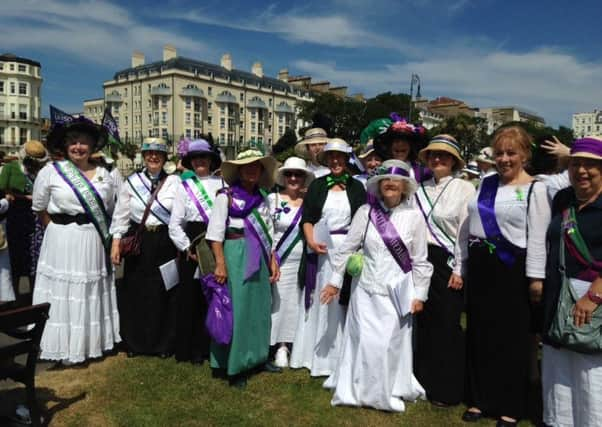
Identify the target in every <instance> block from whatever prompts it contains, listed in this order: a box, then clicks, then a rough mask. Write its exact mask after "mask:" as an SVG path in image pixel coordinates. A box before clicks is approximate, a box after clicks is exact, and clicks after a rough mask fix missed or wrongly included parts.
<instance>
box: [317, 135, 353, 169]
mask: <svg viewBox="0 0 602 427" xmlns="http://www.w3.org/2000/svg"><path fill="white" fill-rule="evenodd" d="M331 151H338V152H339V153H345V154H346V155H347V157H349V156H351V153H352V152H353V149H352V148H351V146H350V145H349V144H347V142H346V141H345V140H344V139H341V138H332V139H329V140H328V142H327V143H326V145H325V146H324V149H323V150H322V151H320V152H319V153H318V162H319V163H320V164H322V165H324V166H327V164H326V153H328V152H331Z"/></svg>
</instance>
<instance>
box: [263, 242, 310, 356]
mask: <svg viewBox="0 0 602 427" xmlns="http://www.w3.org/2000/svg"><path fill="white" fill-rule="evenodd" d="M302 253H303V245H302V244H301V242H299V243H298V244H297V246H296V247H295V248H294V249H293V250H292V251H291V253H290V254H289V256H288V257H287V258H286V259H285V260H284V262H283V263H282V265H281V266H280V280H279V281H278V283H276V285H274V286H272V333H271V339H270V344H271V345H275V344H277V343H281V342H293V340H294V339H295V333H296V331H297V321H298V319H299V310H300V307H303V303H302V302H301V299H300V294H301V295H302V294H303V292H302V290H301V289H300V288H299V280H298V276H299V263H300V262H301V254H302Z"/></svg>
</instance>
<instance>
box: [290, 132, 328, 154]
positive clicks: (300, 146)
mask: <svg viewBox="0 0 602 427" xmlns="http://www.w3.org/2000/svg"><path fill="white" fill-rule="evenodd" d="M326 143H328V134H327V133H326V131H325V130H324V129H322V128H311V129H308V130H306V131H305V135H304V136H303V139H302V140H301V141H299V142H298V143H297V145H295V154H297V156H299V157H302V158H304V159H308V158H309V151H307V146H308V145H309V144H326Z"/></svg>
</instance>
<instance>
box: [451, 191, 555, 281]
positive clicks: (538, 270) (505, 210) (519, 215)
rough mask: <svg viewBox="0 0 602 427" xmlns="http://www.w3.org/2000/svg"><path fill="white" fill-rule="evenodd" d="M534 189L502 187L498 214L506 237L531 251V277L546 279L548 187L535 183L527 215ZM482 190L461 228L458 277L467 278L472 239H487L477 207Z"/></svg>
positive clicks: (469, 208) (528, 256)
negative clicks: (472, 237) (469, 243)
mask: <svg viewBox="0 0 602 427" xmlns="http://www.w3.org/2000/svg"><path fill="white" fill-rule="evenodd" d="M530 185H531V184H530V183H529V184H523V185H502V184H501V183H500V186H499V188H498V191H497V195H496V198H495V205H494V210H495V216H496V219H497V223H498V225H499V227H500V230H501V232H502V235H503V236H504V237H505V238H506V239H507V240H509V241H510V242H512V243H513V244H514V245H515V246H518V247H519V248H526V249H527V262H526V270H527V277H530V278H535V279H543V278H544V277H546V275H545V271H546V231H547V229H548V225H549V223H550V218H551V209H550V201H549V199H548V194H547V190H546V186H545V185H544V184H543V183H541V182H535V183H534V184H533V191H532V194H531V198H530V199H531V200H530V202H529V212H528V215H527V195H528V193H529V186H530ZM480 190H481V189H480V188H479V191H478V192H477V194H476V195H475V197H473V198H472V200H471V201H470V202H469V203H468V217H467V219H466V221H464V223H463V224H462V225H461V226H460V232H459V235H458V241H457V242H456V266H455V267H454V273H456V274H459V275H464V274H465V272H466V261H467V259H468V240H469V237H470V236H474V237H478V238H480V239H485V238H486V236H485V231H484V230H483V225H482V223H481V216H480V214H479V209H478V205H477V202H478V195H479V194H480ZM527 233H528V235H529V238H528V241H527Z"/></svg>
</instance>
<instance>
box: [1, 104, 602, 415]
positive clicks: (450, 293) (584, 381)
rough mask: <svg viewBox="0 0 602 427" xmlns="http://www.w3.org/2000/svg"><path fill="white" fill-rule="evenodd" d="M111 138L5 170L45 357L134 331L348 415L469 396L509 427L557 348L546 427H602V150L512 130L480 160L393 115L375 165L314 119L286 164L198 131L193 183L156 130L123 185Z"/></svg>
mask: <svg viewBox="0 0 602 427" xmlns="http://www.w3.org/2000/svg"><path fill="white" fill-rule="evenodd" d="M107 140H108V137H107V132H106V130H104V129H103V128H102V127H101V126H99V125H96V124H94V123H92V122H91V121H89V120H87V119H85V118H83V117H80V118H78V119H74V120H72V121H69V122H66V123H56V124H54V125H53V127H52V129H51V132H50V134H49V135H48V141H47V147H44V145H42V144H41V143H39V142H36V141H30V142H27V143H26V144H25V145H24V146H23V148H22V150H21V153H20V158H19V159H18V160H15V161H13V162H11V163H8V164H6V165H5V166H4V168H3V170H2V172H1V173H0V190H1V191H2V192H3V193H4V197H3V198H2V199H1V200H0V214H2V215H4V216H5V218H6V220H5V221H3V224H2V225H3V227H5V229H6V242H4V243H3V242H0V244H2V245H0V246H2V248H0V302H6V301H11V300H13V299H15V289H17V288H18V286H17V285H18V280H19V277H21V276H28V277H30V283H31V286H32V287H33V303H34V304H36V303H41V302H49V303H50V304H51V308H50V318H49V320H48V322H47V324H46V329H45V331H44V334H43V337H42V342H41V353H40V358H41V359H45V360H52V361H57V362H59V363H62V364H66V365H70V364H76V363H81V362H84V361H86V360H88V359H92V358H97V357H100V356H102V355H103V354H106V353H107V352H109V351H111V350H112V349H114V348H115V346H116V345H117V344H118V343H120V342H121V341H122V340H123V343H122V344H121V345H122V346H123V348H124V349H125V351H126V352H127V356H128V357H136V356H142V355H144V356H157V357H161V358H169V357H172V356H173V357H175V359H176V360H177V361H178V362H187V363H193V364H203V363H205V362H206V361H208V362H209V363H210V365H211V368H212V369H213V373H214V376H215V377H216V378H221V379H224V380H227V381H228V382H229V384H231V385H232V386H234V387H245V385H246V384H247V381H248V379H249V378H250V377H251V375H252V374H253V373H255V372H257V371H259V370H266V371H269V372H281V371H282V369H283V368H287V367H290V368H298V369H299V368H304V369H307V370H308V373H309V375H311V376H312V377H323V378H324V380H325V382H324V387H325V388H327V389H331V390H332V393H333V397H332V400H331V403H332V405H348V406H365V407H372V408H376V409H380V410H385V411H393V412H401V411H404V409H405V405H406V402H412V401H415V400H417V399H428V400H429V401H430V402H431V404H433V405H435V406H437V407H448V406H454V405H458V404H461V403H465V404H466V406H467V409H466V411H465V412H464V414H463V416H462V419H463V420H464V421H465V422H476V421H478V420H479V419H481V418H483V417H490V418H494V419H496V420H497V425H498V426H511V425H516V423H517V422H518V421H519V420H520V419H522V418H525V416H526V414H527V407H526V405H527V401H528V398H527V394H528V391H529V387H530V383H531V382H533V381H537V380H538V379H539V377H540V375H539V369H538V367H537V353H538V348H539V346H541V347H542V348H543V350H542V354H543V355H542V369H541V381H542V386H543V387H542V390H543V403H544V409H543V421H544V423H545V424H546V425H550V426H570V425H575V426H600V425H602V335H601V333H602V311H600V309H599V305H600V304H601V303H602V279H601V274H602V231H600V230H601V229H600V227H599V224H600V223H599V222H598V221H600V218H602V212H601V210H602V196H601V194H602V140H601V139H599V138H595V137H587V138H582V139H578V140H576V141H572V144H571V148H570V150H569V149H568V148H567V147H566V146H564V145H563V144H561V143H560V142H559V141H558V140H555V139H553V138H552V137H550V138H543V139H541V140H533V138H532V137H531V135H529V134H528V133H527V132H526V131H525V130H524V129H523V128H522V127H520V126H519V125H510V126H503V127H501V128H500V129H498V130H497V131H496V132H495V133H494V134H493V136H492V139H491V144H490V146H488V147H486V148H484V149H482V150H481V151H480V152H479V153H475V154H476V156H475V158H474V159H470V160H472V161H471V162H467V161H468V160H469V159H464V158H463V156H462V153H463V150H462V141H458V140H456V138H454V136H453V135H447V134H441V135H435V136H433V137H431V138H427V133H426V130H425V129H424V128H423V127H421V126H420V125H414V124H411V123H409V122H408V121H406V120H405V119H402V118H401V117H399V116H398V115H396V114H392V115H391V117H389V118H383V119H379V120H376V121H374V122H373V123H370V125H369V126H368V127H367V128H366V130H365V131H364V132H362V145H361V147H360V150H359V151H358V154H357V155H356V153H355V152H354V150H353V147H352V146H351V145H350V144H349V143H348V142H347V141H344V140H342V139H339V138H333V137H330V136H329V135H328V133H327V131H326V130H324V129H321V128H318V127H314V128H311V129H309V130H307V131H306V132H305V134H304V137H303V138H302V139H301V140H300V141H299V142H298V143H297V145H296V146H295V150H294V151H295V154H294V155H293V156H291V157H289V158H287V159H286V160H285V161H284V163H283V164H279V163H278V162H277V161H276V159H275V158H274V157H272V156H269V155H266V154H265V153H263V152H262V151H260V150H258V149H248V150H246V151H243V152H241V153H239V154H238V155H237V157H236V158H235V159H233V160H226V159H224V158H223V157H222V156H221V155H220V152H219V149H218V148H217V147H216V146H215V145H214V144H213V141H212V140H210V138H199V139H196V140H193V141H189V140H183V141H182V142H181V143H180V145H179V148H178V154H179V156H180V161H181V165H182V167H183V168H184V169H185V170H186V172H185V173H184V174H168V173H166V172H165V171H164V166H165V163H166V161H167V160H168V145H167V143H166V142H165V141H164V140H163V139H161V138H146V139H145V140H144V142H143V144H142V147H141V151H142V157H143V159H144V168H143V169H142V170H140V171H136V172H134V173H132V174H131V175H129V176H128V177H127V178H126V179H124V180H123V179H119V178H116V177H115V174H114V173H113V171H109V170H107V168H106V167H105V166H106V165H102V164H99V162H98V161H97V160H96V159H95V158H94V153H98V152H101V151H102V150H103V148H105V146H106V144H107ZM47 150H48V151H50V153H51V154H52V156H53V158H54V160H52V161H50V160H49V154H48V151H47ZM477 168H478V169H477ZM0 237H2V236H0ZM6 248H8V249H6ZM121 264H124V265H123V278H121V279H118V280H116V278H115V277H116V274H115V271H116V270H115V268H116V267H117V266H120V265H121ZM116 283H117V284H116ZM17 293H18V292H17ZM216 313H217V314H216ZM463 313H466V323H465V326H464V325H463V321H462V314H463ZM539 337H541V341H540V339H539Z"/></svg>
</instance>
